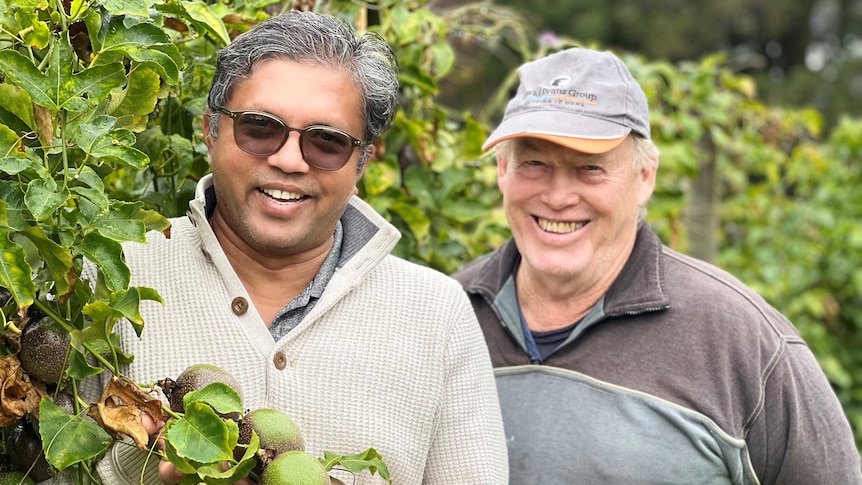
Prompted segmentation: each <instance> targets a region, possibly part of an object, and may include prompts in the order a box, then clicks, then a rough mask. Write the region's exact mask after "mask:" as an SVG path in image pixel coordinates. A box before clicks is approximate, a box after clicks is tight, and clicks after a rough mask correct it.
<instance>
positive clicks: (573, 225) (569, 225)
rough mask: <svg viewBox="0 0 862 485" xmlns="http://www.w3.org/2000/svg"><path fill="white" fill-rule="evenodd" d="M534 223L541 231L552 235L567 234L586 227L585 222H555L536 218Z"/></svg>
mask: <svg viewBox="0 0 862 485" xmlns="http://www.w3.org/2000/svg"><path fill="white" fill-rule="evenodd" d="M536 222H537V223H538V224H539V227H540V228H542V230H543V231H545V232H551V233H554V234H568V233H570V232H575V231H577V230H578V229H580V228H582V227H584V226H586V225H587V223H586V222H557V221H549V220H547V219H541V218H538V217H537V218H536Z"/></svg>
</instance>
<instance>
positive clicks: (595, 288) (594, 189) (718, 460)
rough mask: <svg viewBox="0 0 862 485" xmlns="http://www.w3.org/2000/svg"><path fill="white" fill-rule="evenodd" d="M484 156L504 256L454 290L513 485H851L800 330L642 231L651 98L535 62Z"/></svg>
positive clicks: (474, 268)
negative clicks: (501, 433) (483, 364)
mask: <svg viewBox="0 0 862 485" xmlns="http://www.w3.org/2000/svg"><path fill="white" fill-rule="evenodd" d="M519 74H520V86H519V88H518V91H517V94H516V95H515V97H514V98H513V99H512V100H511V101H510V102H509V104H508V106H507V109H506V113H505V117H504V118H503V121H502V123H501V124H500V125H499V127H497V129H496V130H495V131H494V132H493V133H492V134H491V136H490V137H489V138H488V140H487V142H486V144H485V148H490V147H495V148H496V156H497V164H498V185H499V187H500V190H501V191H502V194H503V207H504V209H505V212H506V215H507V218H508V222H509V225H510V227H511V229H512V234H513V238H512V240H510V241H509V242H508V243H506V244H505V245H504V246H503V247H501V248H500V249H499V250H497V251H496V252H494V253H493V254H491V255H489V256H487V257H485V258H483V259H481V260H479V261H477V262H475V263H473V264H471V265H469V266H468V267H466V268H465V269H463V270H461V271H460V272H458V273H456V274H455V275H454V276H455V277H456V279H458V280H459V281H460V282H461V283H462V285H463V286H464V288H465V289H466V290H467V292H468V294H469V295H470V299H471V302H472V304H473V307H474V309H475V310H476V313H477V315H478V317H479V321H480V323H481V325H482V328H483V331H484V333H485V339H486V340H487V342H488V346H489V348H490V351H491V358H492V362H493V365H494V367H495V372H496V378H497V387H498V392H499V395H500V401H501V406H502V409H503V419H504V426H505V431H506V438H507V443H508V447H509V472H510V483H512V484H519V485H520V484H534V483H536V484H539V483H540V484H562V483H663V484H757V483H760V484H773V483H781V484H822V483H830V484H838V483H841V484H859V483H862V473H860V461H859V454H858V452H857V450H856V447H855V445H854V441H853V435H852V432H851V429H850V426H849V424H848V421H847V419H846V417H845V415H844V413H843V410H842V408H841V406H840V404H839V402H838V400H837V398H836V396H835V394H834V392H833V391H832V389H831V387H830V385H829V382H828V381H827V379H826V377H825V376H824V374H823V372H822V371H821V370H820V368H819V367H818V364H817V362H816V360H815V358H814V356H813V355H812V353H811V351H810V350H809V349H808V347H807V346H806V344H805V342H804V341H803V340H802V339H801V338H800V336H799V334H798V333H797V331H796V330H795V329H794V327H793V325H792V324H791V323H790V322H789V321H788V320H787V319H786V318H785V317H784V316H783V315H781V314H780V313H779V312H778V311H777V310H776V309H774V308H772V307H771V306H770V305H769V304H768V303H766V301H764V300H763V299H762V298H761V297H760V296H758V295H757V294H756V293H755V292H754V291H753V290H751V289H750V288H748V287H746V286H745V285H743V284H742V283H741V282H739V281H738V280H737V279H736V278H734V277H733V276H731V275H730V274H728V273H726V272H724V271H722V270H720V269H718V268H716V267H714V266H711V265H709V264H706V263H704V262H701V261H698V260H695V259H693V258H690V257H687V256H685V255H682V254H679V253H677V252H675V251H673V250H671V249H669V248H667V247H665V246H664V245H662V243H661V241H660V240H659V239H658V237H657V236H656V235H655V233H653V231H652V230H651V229H650V227H649V225H648V224H647V223H646V222H645V221H644V215H645V213H646V204H647V201H648V200H649V198H650V196H651V195H652V191H653V187H654V185H655V175H656V170H657V167H658V150H657V148H656V147H655V145H654V144H653V142H652V141H651V140H650V125H649V112H648V106H647V100H646V96H645V95H644V93H643V91H642V89H641V88H640V86H639V85H638V84H637V82H636V81H635V80H634V79H633V78H632V76H631V74H630V73H629V71H628V69H627V68H626V67H625V65H624V64H623V63H622V62H621V61H620V59H618V58H617V57H616V56H614V55H613V54H611V53H608V52H597V51H593V50H587V49H581V48H575V49H569V50H566V51H563V52H559V53H556V54H553V55H551V56H549V57H546V58H543V59H540V60H537V61H533V62H529V63H527V64H525V65H524V66H522V67H521V69H520V72H519Z"/></svg>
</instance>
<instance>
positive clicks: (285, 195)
mask: <svg viewBox="0 0 862 485" xmlns="http://www.w3.org/2000/svg"><path fill="white" fill-rule="evenodd" d="M261 192H263V193H264V194H266V195H268V196H270V197H272V198H273V199H279V200H299V199H301V198H302V194H297V193H296V192H287V191H284V190H276V189H261Z"/></svg>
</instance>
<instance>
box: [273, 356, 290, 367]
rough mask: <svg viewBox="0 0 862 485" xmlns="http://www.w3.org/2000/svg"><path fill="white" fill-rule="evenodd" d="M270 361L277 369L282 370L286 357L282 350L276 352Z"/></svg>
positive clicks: (285, 365)
mask: <svg viewBox="0 0 862 485" xmlns="http://www.w3.org/2000/svg"><path fill="white" fill-rule="evenodd" d="M272 362H273V364H275V368H276V369H278V370H284V368H285V367H287V357H285V355H284V352H276V353H275V357H273V359H272Z"/></svg>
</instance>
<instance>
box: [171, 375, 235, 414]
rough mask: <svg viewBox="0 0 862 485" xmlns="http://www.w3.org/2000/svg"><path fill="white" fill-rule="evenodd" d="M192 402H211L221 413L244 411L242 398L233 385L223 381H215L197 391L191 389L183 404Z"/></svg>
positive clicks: (184, 397)
mask: <svg viewBox="0 0 862 485" xmlns="http://www.w3.org/2000/svg"><path fill="white" fill-rule="evenodd" d="M192 402H202V403H205V404H209V405H210V406H212V407H213V409H215V410H216V411H217V412H218V413H219V414H230V413H240V414H242V412H243V407H242V398H241V397H240V396H239V393H237V392H236V390H234V389H233V388H232V387H230V386H228V385H227V384H224V383H221V382H213V383H212V384H208V385H206V386H204V387H203V388H202V389H198V390H197V391H191V392H188V393H186V394H185V395H184V396H183V406H184V407H186V406H188V405H189V404H190V403H192Z"/></svg>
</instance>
